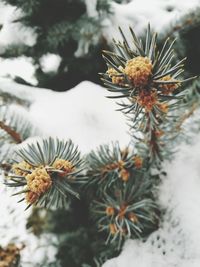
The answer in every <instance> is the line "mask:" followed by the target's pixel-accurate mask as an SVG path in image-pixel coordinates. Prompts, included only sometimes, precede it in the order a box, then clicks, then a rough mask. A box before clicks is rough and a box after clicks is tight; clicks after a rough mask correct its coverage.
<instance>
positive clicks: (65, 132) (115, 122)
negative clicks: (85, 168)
mask: <svg viewBox="0 0 200 267" xmlns="http://www.w3.org/2000/svg"><path fill="white" fill-rule="evenodd" d="M0 84H1V88H0V89H1V90H8V91H9V92H10V93H11V90H10V89H12V91H13V93H14V94H15V95H16V94H17V95H18V96H19V97H22V98H25V99H26V97H27V95H28V97H29V99H32V101H33V103H32V105H31V106H30V112H29V113H30V119H31V120H33V122H34V124H35V125H36V127H37V126H38V128H39V129H41V131H43V133H44V135H51V136H57V137H60V138H66V139H68V138H71V139H72V140H73V141H74V143H76V144H78V146H79V148H80V150H81V151H82V153H87V152H89V151H90V150H91V149H95V147H97V146H99V145H100V144H102V143H108V142H111V141H116V140H119V142H120V143H121V144H122V146H123V145H124V146H125V145H127V144H128V142H129V141H130V137H129V135H128V126H127V125H126V122H125V120H124V116H123V115H122V114H121V113H120V112H117V111H115V110H116V109H117V108H118V106H117V105H116V104H115V103H114V101H113V100H110V99H107V98H106V97H105V96H106V95H108V94H107V91H106V90H105V88H103V87H101V86H99V85H96V84H94V83H92V82H88V81H85V82H82V83H80V84H79V85H77V86H76V87H75V88H73V89H71V90H69V91H67V92H60V93H58V92H54V91H51V90H47V89H42V88H33V87H30V86H24V85H19V84H16V83H14V82H11V81H9V80H7V79H0Z"/></svg>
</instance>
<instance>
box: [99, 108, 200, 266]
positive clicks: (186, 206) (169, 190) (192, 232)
mask: <svg viewBox="0 0 200 267" xmlns="http://www.w3.org/2000/svg"><path fill="white" fill-rule="evenodd" d="M197 115H198V116H199V112H197V114H196V116H197ZM193 138H195V144H183V143H182V144H181V146H180V148H179V149H180V151H179V152H178V154H177V155H176V157H175V159H174V160H173V161H172V162H168V163H165V164H164V165H165V170H166V172H167V177H163V179H162V183H161V185H160V188H159V201H160V205H161V207H162V208H163V209H166V214H165V215H164V218H163V222H162V224H161V226H160V228H159V229H158V230H157V231H156V232H154V233H153V234H151V235H150V236H149V238H148V239H147V241H146V242H144V243H143V242H141V241H139V240H128V241H127V242H126V244H125V246H124V248H123V251H122V253H121V255H120V256H118V257H117V258H114V259H111V260H109V261H107V262H106V263H105V264H104V265H103V267H133V266H139V267H160V266H162V267H183V266H184V267H197V266H200V253H199V247H200V231H199V225H200V209H199V207H200V149H199V148H200V138H199V134H196V135H193ZM193 140H194V139H193Z"/></svg>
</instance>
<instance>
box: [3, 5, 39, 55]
mask: <svg viewBox="0 0 200 267" xmlns="http://www.w3.org/2000/svg"><path fill="white" fill-rule="evenodd" d="M21 16H22V13H21V12H20V11H19V10H16V8H15V7H13V6H10V5H5V4H4V3H2V2H0V25H2V26H3V27H2V29H1V30H0V51H2V49H3V48H4V47H5V46H7V45H9V44H11V43H12V44H25V45H28V46H33V45H34V44H35V42H36V33H35V31H34V29H31V28H29V27H28V28H25V27H24V26H22V24H21V23H14V22H13V21H14V20H16V19H17V18H19V17H21Z"/></svg>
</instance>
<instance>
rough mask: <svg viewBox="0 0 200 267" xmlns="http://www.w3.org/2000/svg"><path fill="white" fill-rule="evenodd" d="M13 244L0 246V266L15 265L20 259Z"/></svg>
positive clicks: (17, 250) (11, 266)
mask: <svg viewBox="0 0 200 267" xmlns="http://www.w3.org/2000/svg"><path fill="white" fill-rule="evenodd" d="M21 249H22V248H18V247H17V246H16V245H15V244H8V246H7V247H5V248H2V247H0V267H17V266H18V265H19V260H20V250H21Z"/></svg>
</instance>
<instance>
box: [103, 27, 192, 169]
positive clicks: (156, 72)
mask: <svg viewBox="0 0 200 267" xmlns="http://www.w3.org/2000/svg"><path fill="white" fill-rule="evenodd" d="M119 30H120V33H121V36H122V40H123V42H116V41H114V45H115V46H116V47H117V52H115V53H111V52H108V51H104V52H103V54H104V55H103V58H104V60H105V61H106V63H107V66H108V70H107V72H106V73H105V74H103V75H102V76H103V79H102V80H103V82H104V85H105V86H106V87H107V89H108V91H110V92H113V93H118V94H117V95H116V96H114V95H112V96H110V98H117V99H122V98H123V99H125V101H124V102H120V103H118V104H119V105H120V109H119V110H120V111H122V112H123V113H124V114H125V115H126V116H127V118H128V119H129V121H130V127H131V132H132V136H133V137H135V135H138V132H141V134H142V135H143V139H144V143H146V145H147V147H148V150H149V158H150V161H151V162H155V163H156V164H158V165H159V164H160V162H161V161H162V160H163V153H164V154H166V153H165V150H166V149H167V148H166V145H167V143H168V139H169V138H171V137H170V132H171V130H172V128H173V126H172V125H174V123H175V121H177V120H178V116H177V117H176V119H174V118H173V119H171V118H172V117H173V116H174V114H175V112H174V111H175V109H180V108H181V105H182V104H181V103H182V102H181V100H182V99H183V98H184V96H185V95H186V94H187V93H186V91H184V90H182V91H181V92H180V87H181V85H182V83H184V82H188V81H190V80H193V79H194V78H196V77H192V78H188V79H185V80H183V79H180V78H178V77H179V76H180V75H181V73H182V72H183V69H182V68H183V63H184V61H185V58H184V59H182V60H180V61H178V62H177V63H176V64H175V65H172V62H173V61H172V60H173V57H174V51H173V49H172V48H173V45H174V43H175V40H173V41H172V42H170V41H169V39H167V40H166V41H165V43H164V45H163V47H162V49H161V51H157V45H156V39H157V35H156V33H154V34H152V33H151V29H150V26H148V28H147V33H146V40H145V43H142V41H140V40H139V38H137V36H136V35H135V33H134V31H133V30H132V29H131V28H130V32H131V35H132V38H133V43H134V46H135V48H134V49H131V48H130V47H131V46H130V45H129V43H128V41H127V39H126V37H125V35H124V33H123V31H122V30H121V29H119ZM172 114H173V115H172ZM161 137H162V141H161Z"/></svg>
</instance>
